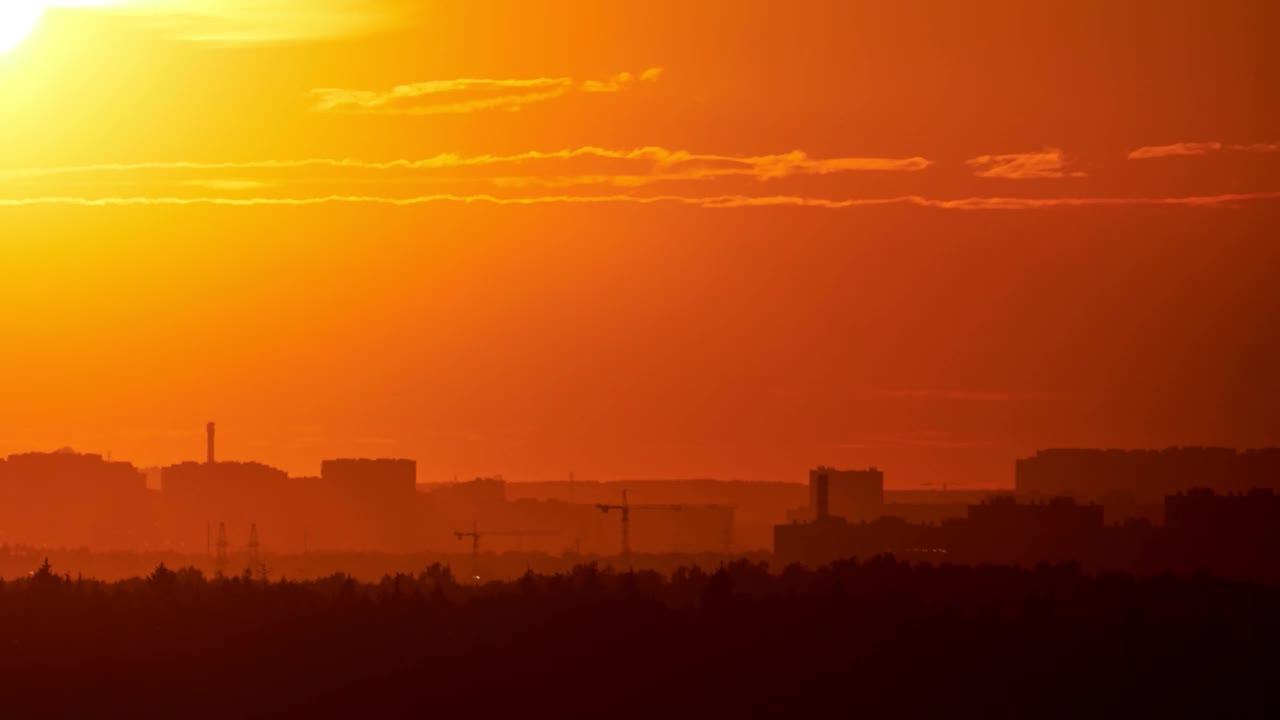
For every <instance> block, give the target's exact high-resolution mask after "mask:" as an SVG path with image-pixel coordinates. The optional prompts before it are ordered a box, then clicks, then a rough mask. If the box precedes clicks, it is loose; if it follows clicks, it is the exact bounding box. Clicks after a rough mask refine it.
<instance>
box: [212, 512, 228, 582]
mask: <svg viewBox="0 0 1280 720" xmlns="http://www.w3.org/2000/svg"><path fill="white" fill-rule="evenodd" d="M227 546H228V543H227V524H226V523H221V522H220V523H218V545H217V548H218V554H217V555H215V556H214V567H215V568H217V571H218V576H219V577H221V576H223V575H225V574H226V573H227Z"/></svg>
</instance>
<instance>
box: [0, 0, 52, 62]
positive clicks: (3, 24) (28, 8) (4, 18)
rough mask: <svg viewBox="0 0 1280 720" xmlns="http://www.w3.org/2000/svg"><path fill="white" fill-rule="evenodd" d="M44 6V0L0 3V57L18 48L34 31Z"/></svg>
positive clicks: (15, 0)
mask: <svg viewBox="0 0 1280 720" xmlns="http://www.w3.org/2000/svg"><path fill="white" fill-rule="evenodd" d="M44 6H45V0H4V1H3V2H0V55H2V54H4V53H7V52H9V51H10V50H12V49H14V48H16V47H18V45H20V44H21V43H22V41H23V40H25V39H26V38H27V36H28V35H30V34H31V31H32V30H35V28H36V25H37V24H39V22H40V17H41V16H42V15H43V14H44Z"/></svg>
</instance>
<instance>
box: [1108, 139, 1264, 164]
mask: <svg viewBox="0 0 1280 720" xmlns="http://www.w3.org/2000/svg"><path fill="white" fill-rule="evenodd" d="M1223 150H1231V151H1235V152H1249V153H1273V152H1280V143H1252V144H1248V145H1227V144H1224V143H1220V142H1180V143H1173V144H1171V145H1146V146H1143V147H1140V148H1138V149H1136V150H1134V151H1132V152H1130V153H1129V156H1128V157H1129V159H1130V160H1150V159H1153V158H1165V157H1185V156H1194V155H1208V154H1210V153H1215V152H1221V151H1223Z"/></svg>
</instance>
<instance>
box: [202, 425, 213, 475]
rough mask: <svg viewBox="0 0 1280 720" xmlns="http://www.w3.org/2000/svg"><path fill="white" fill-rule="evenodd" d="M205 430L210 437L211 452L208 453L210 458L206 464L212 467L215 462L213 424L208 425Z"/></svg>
mask: <svg viewBox="0 0 1280 720" xmlns="http://www.w3.org/2000/svg"><path fill="white" fill-rule="evenodd" d="M204 430H205V433H206V434H207V435H208V442H209V452H208V457H207V458H206V459H205V462H207V463H209V464H210V465H212V464H213V462H214V460H213V423H209V424H208V425H206V426H205V428H204Z"/></svg>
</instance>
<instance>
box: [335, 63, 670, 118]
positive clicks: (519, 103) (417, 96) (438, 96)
mask: <svg viewBox="0 0 1280 720" xmlns="http://www.w3.org/2000/svg"><path fill="white" fill-rule="evenodd" d="M661 74H662V69H661V68H649V69H648V70H645V71H644V72H642V73H640V74H639V75H633V74H632V73H629V72H621V73H618V74H616V75H614V76H613V77H611V78H609V79H607V80H583V81H578V80H575V79H573V78H571V77H539V78H514V79H512V78H509V79H490V78H456V79H453V80H430V81H426V82H418V83H411V84H408V85H397V86H396V87H394V88H391V89H390V90H351V89H346V88H317V89H315V90H312V91H311V96H312V98H314V103H313V104H312V106H311V109H312V110H313V111H315V112H337V113H355V114H372V115H458V114H465V113H472V112H477V111H482V110H506V111H508V112H513V111H518V110H521V109H523V108H525V107H527V106H529V105H533V104H536V103H541V102H546V101H548V100H555V99H557V98H560V97H564V96H565V95H568V94H569V93H572V92H581V93H616V92H621V91H623V90H626V89H627V88H629V87H632V86H634V85H636V84H637V83H653V82H657V80H658V77H659V76H660V75H661Z"/></svg>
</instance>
